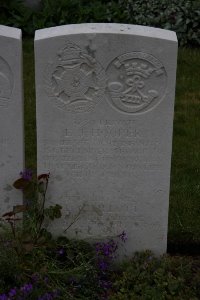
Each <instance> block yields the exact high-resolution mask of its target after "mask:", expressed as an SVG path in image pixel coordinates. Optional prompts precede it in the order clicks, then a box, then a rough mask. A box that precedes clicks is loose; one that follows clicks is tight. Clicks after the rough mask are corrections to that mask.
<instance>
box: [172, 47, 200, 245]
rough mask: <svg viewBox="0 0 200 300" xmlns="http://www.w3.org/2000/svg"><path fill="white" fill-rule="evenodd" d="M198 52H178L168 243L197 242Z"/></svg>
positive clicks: (199, 194)
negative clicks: (176, 241) (169, 241)
mask: <svg viewBox="0 0 200 300" xmlns="http://www.w3.org/2000/svg"><path fill="white" fill-rule="evenodd" d="M199 70H200V49H179V54H178V70H177V84H176V101H175V116H174V133H173V154H172V170H171V191H170V210H169V240H172V241H173V240H174V241H175V240H177V239H178V240H179V241H180V242H181V243H182V244H183V243H187V242H189V243H194V242H199V241H200V151H199V150H200V119H199V116H200V80H199Z"/></svg>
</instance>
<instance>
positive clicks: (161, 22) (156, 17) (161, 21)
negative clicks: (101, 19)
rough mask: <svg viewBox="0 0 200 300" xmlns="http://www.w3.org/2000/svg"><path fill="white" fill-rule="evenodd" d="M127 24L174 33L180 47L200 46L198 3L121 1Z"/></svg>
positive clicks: (178, 0) (176, 0)
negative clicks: (187, 45)
mask: <svg viewBox="0 0 200 300" xmlns="http://www.w3.org/2000/svg"><path fill="white" fill-rule="evenodd" d="M120 3H121V6H123V7H124V10H125V18H126V20H127V22H128V23H133V24H139V25H147V26H153V27H159V28H163V29H169V30H173V31H176V33H177V36H178V40H179V43H180V45H181V46H183V45H186V44H190V45H196V46H197V45H200V1H199V0H197V1H192V0H188V1H185V0H174V1H170V0H162V1H160V0H150V1H149V0H142V1H141V0H136V1H133V0H121V1H120Z"/></svg>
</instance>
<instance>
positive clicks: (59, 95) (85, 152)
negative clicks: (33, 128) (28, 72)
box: [35, 24, 177, 255]
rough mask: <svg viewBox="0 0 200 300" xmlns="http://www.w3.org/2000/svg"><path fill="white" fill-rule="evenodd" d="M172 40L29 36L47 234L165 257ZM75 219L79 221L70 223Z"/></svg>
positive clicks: (150, 35) (74, 30)
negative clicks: (49, 216)
mask: <svg viewBox="0 0 200 300" xmlns="http://www.w3.org/2000/svg"><path fill="white" fill-rule="evenodd" d="M176 60H177V39H176V34H175V33H174V32H171V31H167V30H162V29H155V28H150V27H143V26H132V25H119V24H80V25H67V26H62V27H55V28H49V29H44V30H39V31H37V32H36V36H35V61H36V90H37V138H38V153H37V154H38V172H39V173H41V172H42V173H43V172H50V173H51V182H50V188H49V204H52V203H60V204H61V205H62V206H63V215H64V217H63V218H62V219H61V220H60V221H58V222H56V223H55V224H54V225H53V226H52V227H51V229H52V231H53V232H54V233H56V234H63V231H64V230H65V229H66V228H68V226H70V224H71V222H74V220H76V219H77V220H76V222H74V223H73V225H72V226H71V227H70V228H69V229H68V230H67V232H66V233H67V234H68V236H72V237H77V238H85V239H88V240H94V239H101V238H107V237H112V236H116V235H118V234H120V233H121V232H122V231H123V230H125V231H126V233H127V235H128V241H127V243H126V247H125V248H126V254H127V255H131V253H133V252H134V251H136V250H144V249H151V250H153V251H155V252H156V253H157V254H160V253H163V252H165V251H166V243H167V223H168V202H169V184H170V164H171V147H172V124H173V109H174V91H175V78H176V77H175V76H176V75H175V74H176ZM77 215H79V217H77Z"/></svg>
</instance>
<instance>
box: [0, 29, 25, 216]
mask: <svg viewBox="0 0 200 300" xmlns="http://www.w3.org/2000/svg"><path fill="white" fill-rule="evenodd" d="M22 94H23V89H22V40H21V30H20V29H16V28H11V27H7V26H2V25H0V183H1V186H0V201H1V207H0V214H1V215H2V213H5V212H7V211H9V210H12V207H13V206H14V205H17V204H22V192H21V191H16V190H15V189H14V188H13V186H12V184H13V182H14V181H15V180H16V179H17V178H19V173H20V171H22V170H23V168H24V146H23V143H24V136H23V96H22Z"/></svg>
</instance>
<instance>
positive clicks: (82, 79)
mask: <svg viewBox="0 0 200 300" xmlns="http://www.w3.org/2000/svg"><path fill="white" fill-rule="evenodd" d="M105 85H106V80H105V72H104V70H103V68H102V67H101V65H100V64H99V63H98V62H97V61H96V59H95V58H94V57H92V56H91V55H89V54H88V53H87V51H83V50H82V49H81V48H80V47H79V46H77V45H75V44H73V43H71V42H67V43H66V45H65V46H64V47H63V48H62V49H61V50H60V51H58V53H57V55H56V57H55V61H54V62H53V63H49V64H48V66H47V68H46V70H45V86H46V90H47V92H48V95H49V96H50V97H52V98H51V99H52V100H53V101H54V103H55V104H56V105H57V107H59V108H60V109H63V110H65V111H67V112H70V113H84V112H89V111H91V110H93V109H94V108H95V106H96V105H97V104H98V102H99V101H101V100H102V96H103V95H104V90H105Z"/></svg>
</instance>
